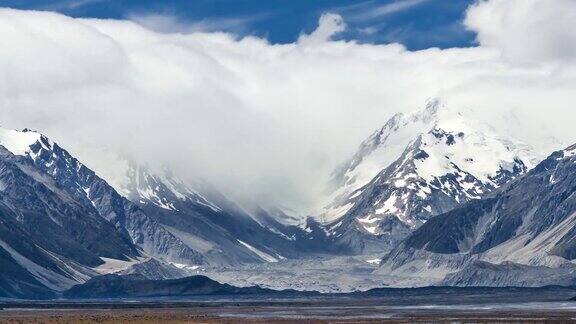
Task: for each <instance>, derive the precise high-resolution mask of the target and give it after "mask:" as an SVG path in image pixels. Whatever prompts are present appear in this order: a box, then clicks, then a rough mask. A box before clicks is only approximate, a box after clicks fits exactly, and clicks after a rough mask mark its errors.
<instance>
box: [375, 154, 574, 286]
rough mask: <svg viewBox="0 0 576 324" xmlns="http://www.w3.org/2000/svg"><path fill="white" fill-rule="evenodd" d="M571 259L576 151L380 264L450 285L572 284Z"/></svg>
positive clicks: (468, 207)
mask: <svg viewBox="0 0 576 324" xmlns="http://www.w3.org/2000/svg"><path fill="white" fill-rule="evenodd" d="M575 258H576V145H574V146H571V147H569V148H567V149H565V150H562V151H558V152H555V153H553V154H552V155H550V156H549V157H548V158H547V159H545V160H544V161H542V162H541V163H540V164H538V165H537V166H536V167H535V168H534V169H533V170H531V171H530V172H528V173H527V174H526V175H525V176H522V177H520V178H518V179H517V180H514V181H511V182H510V183H509V184H507V185H505V186H503V187H502V188H501V189H500V190H498V191H495V192H494V193H493V194H491V195H489V196H488V197H485V198H484V199H481V200H476V201H471V202H470V203H468V204H465V205H463V206H462V207H460V208H458V209H455V210H453V211H450V212H448V213H446V214H443V215H439V216H437V217H435V218H433V219H431V220H430V221H428V222H427V223H426V224H424V225H423V226H422V227H420V228H419V229H418V230H416V231H415V232H414V233H413V234H411V235H410V236H409V237H408V238H407V239H406V240H405V241H403V242H402V244H400V245H399V246H398V247H396V248H395V249H394V250H393V251H392V252H391V253H389V254H388V255H387V256H386V257H385V258H384V259H383V261H382V265H381V267H380V269H379V272H381V273H389V274H399V273H402V274H403V275H404V276H407V277H414V278H420V279H422V282H423V283H443V284H450V285H498V286H505V285H539V284H540V285H541V284H544V283H545V284H566V283H568V284H570V283H573V282H574V278H576V266H574V263H573V262H572V260H574V259H575ZM518 269H521V271H519V270H518ZM520 272H521V273H523V275H522V276H519V275H517V274H516V275H515V273H520ZM543 275H546V277H545V278H547V279H546V280H543V279H542V278H543V277H542V276H543ZM496 279H498V280H496Z"/></svg>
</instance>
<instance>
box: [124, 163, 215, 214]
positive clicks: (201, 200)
mask: <svg viewBox="0 0 576 324" xmlns="http://www.w3.org/2000/svg"><path fill="white" fill-rule="evenodd" d="M129 165H130V168H129V169H128V170H127V171H126V172H127V174H128V179H129V180H130V181H129V182H128V183H126V184H124V185H123V188H122V191H123V192H124V193H125V194H126V197H127V198H129V199H130V200H132V201H137V202H140V203H143V204H145V203H152V204H154V205H156V206H158V207H160V208H164V209H168V210H178V208H177V205H178V203H179V202H182V201H186V200H188V201H191V202H193V203H195V204H198V205H202V206H204V207H207V208H210V209H211V210H212V211H214V212H220V211H222V209H221V208H220V207H218V206H217V205H216V204H214V203H212V202H210V201H209V200H208V199H206V198H205V197H204V196H203V195H201V194H200V193H199V192H198V191H196V190H194V189H192V188H191V187H190V186H189V185H187V184H186V183H185V182H184V181H182V180H180V179H178V178H176V177H175V176H174V175H173V174H172V173H171V172H170V171H168V170H167V169H165V168H156V171H151V170H152V169H151V168H150V167H144V166H142V165H140V164H136V163H130V164H129Z"/></svg>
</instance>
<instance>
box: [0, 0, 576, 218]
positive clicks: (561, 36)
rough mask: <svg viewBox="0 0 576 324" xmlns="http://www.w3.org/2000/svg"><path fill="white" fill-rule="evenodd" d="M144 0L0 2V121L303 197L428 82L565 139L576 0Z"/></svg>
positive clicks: (290, 200) (551, 141) (575, 78)
mask: <svg viewBox="0 0 576 324" xmlns="http://www.w3.org/2000/svg"><path fill="white" fill-rule="evenodd" d="M155 3H158V2H151V1H150V2H147V1H114V2H108V1H106V0H101V1H97V0H84V1H83V0H76V1H62V2H57V1H56V2H55V1H50V2H47V1H46V2H42V1H22V0H21V1H0V4H2V6H4V7H12V9H8V8H7V9H0V40H1V42H0V116H1V117H0V124H1V125H2V126H4V127H9V128H17V129H22V128H25V127H27V128H32V129H36V130H39V131H41V132H43V133H45V134H47V135H48V136H49V137H51V138H52V139H54V140H56V141H57V142H59V143H61V144H62V145H63V146H64V147H66V148H69V149H70V150H71V151H72V152H73V153H74V154H77V155H78V156H79V157H80V158H81V160H82V161H84V162H86V164H87V165H88V166H89V167H93V168H95V169H96V171H97V173H99V174H101V175H103V176H104V175H110V174H113V173H114V172H113V170H112V171H111V170H110V168H111V167H112V166H114V165H116V164H115V163H113V162H114V161H112V160H114V159H115V157H111V156H110V155H109V154H104V153H102V152H121V153H122V154H123V155H125V156H129V157H130V158H132V159H135V160H138V161H156V162H159V163H163V164H166V165H167V166H169V167H170V168H172V169H174V170H177V172H178V173H179V174H182V175H183V176H185V177H187V178H190V179H198V178H201V179H205V180H206V181H208V182H210V183H212V184H214V185H215V186H216V187H218V188H221V189H222V190H224V191H226V192H233V193H236V194H241V195H245V196H246V197H249V198H253V199H256V200H258V201H262V202H268V203H271V204H279V205H288V206H290V207H295V208H298V209H299V210H306V208H308V207H310V206H313V205H314V204H315V203H316V202H317V201H318V198H319V196H320V195H321V194H322V191H323V189H325V184H326V182H327V180H328V177H329V175H330V172H331V171H332V170H333V169H334V168H335V167H336V166H337V165H338V164H339V163H341V162H342V161H344V160H346V159H347V158H348V157H349V156H350V155H352V154H353V153H354V151H355V150H356V148H357V147H358V145H359V143H360V142H361V141H362V140H363V139H365V138H366V137H367V136H368V135H370V134H371V133H372V132H373V131H374V130H375V129H377V128H378V127H381V126H382V125H383V124H384V123H385V122H386V120H387V119H388V118H389V117H391V116H392V115H393V114H395V113H397V112H408V111H412V110H415V109H418V108H421V107H422V106H423V105H424V103H425V101H426V100H427V99H428V98H431V97H439V98H442V99H443V100H444V101H445V102H446V103H447V105H448V106H450V107H454V108H455V109H467V110H472V111H475V112H477V113H476V114H477V116H476V117H477V118H478V120H479V122H485V123H489V124H490V125H492V126H493V127H494V129H495V130H497V131H498V132H501V133H504V134H506V135H509V136H513V137H515V138H517V139H519V140H521V141H524V142H526V143H528V144H530V145H533V146H534V147H535V148H536V149H537V150H539V151H540V152H542V154H547V153H549V152H551V151H552V150H555V149H559V148H561V146H562V145H564V144H566V145H567V144H568V143H572V142H576V138H575V136H574V134H573V123H574V120H575V118H574V107H573V103H574V102H576V91H574V89H575V87H576V2H574V1H572V0H555V1H553V2H552V1H549V0H488V1H480V2H474V3H469V2H459V1H434V0H429V1H416V0H404V1H396V2H390V1H388V2H377V1H373V2H354V3H351V2H344V1H340V2H339V1H285V2H281V1H266V2H264V1H211V2H203V1H181V2H179V1H176V2H162V6H161V7H158V6H159V5H157V4H155ZM190 3H192V4H190ZM262 3H266V6H267V7H262V6H263V5H262ZM447 3H449V4H447ZM255 4H259V6H257V7H255ZM32 9H34V10H32ZM35 10H40V11H35ZM95 18H97V19H95ZM102 18H106V19H102ZM87 148H98V149H95V150H91V149H87Z"/></svg>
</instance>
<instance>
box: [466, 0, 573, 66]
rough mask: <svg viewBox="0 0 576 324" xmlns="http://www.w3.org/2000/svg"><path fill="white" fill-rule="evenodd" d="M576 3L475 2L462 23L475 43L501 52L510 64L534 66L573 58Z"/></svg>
mask: <svg viewBox="0 0 576 324" xmlns="http://www.w3.org/2000/svg"><path fill="white" fill-rule="evenodd" d="M575 22H576V2H575V1H572V0H555V1H543V0H491V1H479V2H478V3H476V4H475V5H473V6H471V7H470V8H469V9H468V12H467V15H466V19H465V24H466V26H468V28H470V29H471V30H473V31H475V32H477V33H478V37H477V40H478V43H480V45H482V46H484V47H494V48H497V49H499V50H500V51H501V53H502V55H503V57H504V58H505V59H507V60H508V61H510V62H523V63H534V62H535V63H538V62H542V61H550V60H556V61H562V60H573V59H574V58H576V31H575V29H574V28H575V25H576V24H575Z"/></svg>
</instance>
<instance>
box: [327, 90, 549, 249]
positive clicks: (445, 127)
mask: <svg viewBox="0 0 576 324" xmlns="http://www.w3.org/2000/svg"><path fill="white" fill-rule="evenodd" d="M537 160H538V157H537V154H535V153H534V152H533V151H532V150H531V149H530V147H528V146H527V145H525V144H522V143H520V142H518V141H514V140H512V139H509V138H504V137H501V136H499V135H498V134H495V133H493V132H492V131H490V129H489V127H487V126H482V125H479V124H478V123H475V122H474V121H469V120H467V119H466V117H465V115H464V114H463V113H461V112H458V111H454V110H451V109H449V108H448V107H447V106H446V105H445V104H443V103H442V102H441V101H439V100H430V101H429V102H427V104H426V107H425V108H424V109H423V110H420V111H416V112H414V113H411V114H407V115H404V114H397V115H395V116H394V117H392V118H391V119H390V120H389V121H388V122H387V123H386V124H385V125H384V127H382V128H381V129H379V130H378V131H376V132H375V133H374V134H372V135H371V136H370V137H369V138H368V139H367V140H366V141H364V142H363V143H362V144H361V146H360V149H359V151H358V152H357V153H356V154H355V155H354V156H353V158H352V159H350V160H349V161H348V162H347V163H346V164H344V165H343V166H342V167H341V168H340V169H338V170H337V171H336V172H335V175H334V180H333V183H334V184H337V185H339V187H337V189H336V191H335V194H334V195H333V197H334V198H333V202H332V203H331V204H330V205H328V206H327V208H326V210H325V211H324V213H323V214H322V216H321V218H324V219H326V220H327V226H326V227H327V230H328V232H329V234H330V236H331V237H333V238H334V239H335V240H336V241H338V242H340V243H341V244H343V245H344V246H347V247H349V248H351V249H352V250H353V251H356V252H365V251H372V252H376V251H381V250H382V249H386V248H389V247H391V246H393V245H394V244H395V242H398V241H399V240H401V239H402V238H403V237H405V236H406V235H408V234H409V233H410V232H412V231H413V230H415V229H416V228H418V227H419V226H421V225H422V224H424V223H425V222H427V221H428V220H429V219H431V218H432V217H434V216H435V215H438V214H441V213H444V212H447V211H449V210H451V209H453V208H455V207H457V206H458V205H460V204H462V203H464V202H467V201H470V200H474V199H479V198H481V197H482V196H484V195H486V194H488V193H489V192H491V191H493V190H494V189H496V188H498V187H500V186H501V185H503V184H505V183H506V182H508V181H510V180H512V179H514V178H516V177H518V176H519V175H522V174H524V173H525V172H526V171H527V170H529V169H530V168H532V167H533V166H534V164H535V163H536V161H537ZM366 179H370V180H368V181H367V180H366ZM363 181H367V182H364V183H363Z"/></svg>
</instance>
